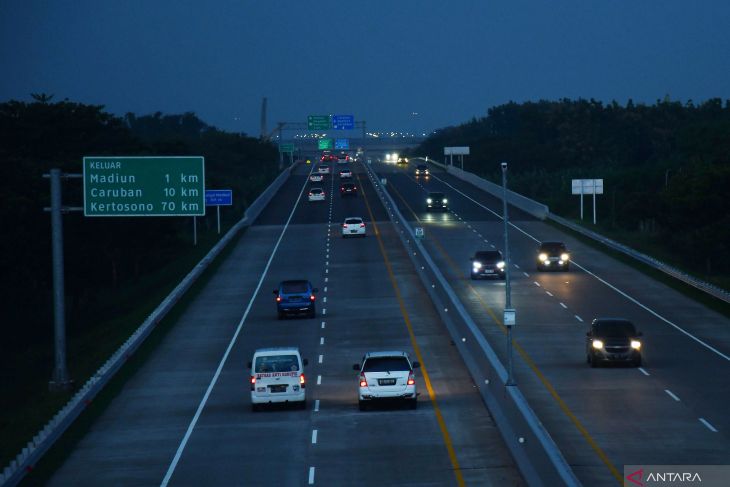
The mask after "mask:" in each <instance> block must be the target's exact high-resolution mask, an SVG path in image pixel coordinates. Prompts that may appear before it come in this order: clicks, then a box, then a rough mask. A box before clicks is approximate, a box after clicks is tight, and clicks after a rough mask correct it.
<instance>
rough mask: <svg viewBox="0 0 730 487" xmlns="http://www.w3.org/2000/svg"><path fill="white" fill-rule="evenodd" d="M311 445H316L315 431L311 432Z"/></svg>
mask: <svg viewBox="0 0 730 487" xmlns="http://www.w3.org/2000/svg"><path fill="white" fill-rule="evenodd" d="M312 444H313V445H316V444H317V430H312Z"/></svg>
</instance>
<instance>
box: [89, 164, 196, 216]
mask: <svg viewBox="0 0 730 487" xmlns="http://www.w3.org/2000/svg"><path fill="white" fill-rule="evenodd" d="M84 215H85V216H196V215H197V216H202V215H205V160H204V158H203V157H198V156H190V157H107V156H103V157H84Z"/></svg>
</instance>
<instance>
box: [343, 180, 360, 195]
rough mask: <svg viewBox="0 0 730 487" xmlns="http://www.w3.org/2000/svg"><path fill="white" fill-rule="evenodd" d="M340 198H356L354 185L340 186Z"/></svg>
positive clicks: (345, 184)
mask: <svg viewBox="0 0 730 487" xmlns="http://www.w3.org/2000/svg"><path fill="white" fill-rule="evenodd" d="M340 196H357V186H355V183H343V184H342V185H340Z"/></svg>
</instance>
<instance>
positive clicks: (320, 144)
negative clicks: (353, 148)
mask: <svg viewBox="0 0 730 487" xmlns="http://www.w3.org/2000/svg"><path fill="white" fill-rule="evenodd" d="M332 145H333V144H332V139H319V140H318V141H317V148H318V149H319V150H327V149H330V150H332Z"/></svg>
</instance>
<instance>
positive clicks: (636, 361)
mask: <svg viewBox="0 0 730 487" xmlns="http://www.w3.org/2000/svg"><path fill="white" fill-rule="evenodd" d="M634 367H641V355H639V357H638V358H637V359H635V360H634Z"/></svg>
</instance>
